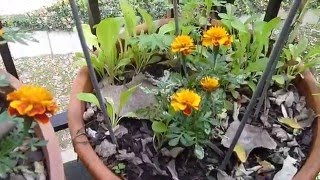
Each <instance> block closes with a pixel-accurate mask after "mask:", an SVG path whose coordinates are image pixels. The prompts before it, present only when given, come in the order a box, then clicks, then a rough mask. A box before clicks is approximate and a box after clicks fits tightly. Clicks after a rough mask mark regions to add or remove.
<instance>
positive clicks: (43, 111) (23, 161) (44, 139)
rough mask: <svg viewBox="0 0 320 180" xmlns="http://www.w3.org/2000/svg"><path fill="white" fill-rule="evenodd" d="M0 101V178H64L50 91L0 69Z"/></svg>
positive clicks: (54, 108)
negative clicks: (50, 118) (51, 121)
mask: <svg viewBox="0 0 320 180" xmlns="http://www.w3.org/2000/svg"><path fill="white" fill-rule="evenodd" d="M0 99H1V103H0V178H1V179H2V178H4V179H64V177H65V176H64V170H63V164H62V159H61V154H60V148H59V144H58V141H57V139H56V136H55V133H54V131H53V127H52V126H51V123H50V122H49V116H50V115H52V114H53V113H54V112H55V111H56V109H57V106H56V104H55V102H54V101H53V97H52V95H51V94H50V92H49V91H47V90H46V89H44V88H43V87H39V86H34V85H23V84H22V83H21V82H20V81H19V80H17V79H16V78H15V77H13V76H12V75H10V74H9V73H7V72H6V71H4V70H1V69H0ZM48 115H49V116H48Z"/></svg>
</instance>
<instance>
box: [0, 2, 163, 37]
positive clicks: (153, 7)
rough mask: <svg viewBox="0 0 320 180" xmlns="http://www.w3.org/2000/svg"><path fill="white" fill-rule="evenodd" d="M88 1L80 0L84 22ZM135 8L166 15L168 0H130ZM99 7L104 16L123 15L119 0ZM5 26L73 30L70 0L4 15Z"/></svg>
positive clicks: (80, 13) (160, 15)
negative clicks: (27, 11)
mask: <svg viewBox="0 0 320 180" xmlns="http://www.w3.org/2000/svg"><path fill="white" fill-rule="evenodd" d="M86 2H87V1H83V0H78V4H79V7H78V8H79V16H80V19H81V21H82V22H84V23H87V22H88V21H89V19H88V12H87V7H86ZM129 2H130V3H132V4H133V7H134V9H138V8H143V9H148V12H150V14H151V15H152V16H153V17H154V18H156V19H159V18H162V17H164V16H165V14H166V11H167V9H168V4H167V1H164V0H151V1H149V0H129ZM99 9H100V12H101V16H102V18H107V17H117V16H121V10H120V6H119V0H103V1H99ZM3 20H4V26H5V27H20V28H21V29H23V30H50V31H51V30H53V31H57V30H67V31H71V30H72V28H73V26H74V21H73V17H72V13H71V8H70V5H69V3H68V1H62V0H61V1H58V2H57V3H56V4H54V5H53V6H50V7H44V8H41V9H40V10H35V11H32V12H30V13H27V14H25V15H12V16H4V17H3Z"/></svg>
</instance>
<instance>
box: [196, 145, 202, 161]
mask: <svg viewBox="0 0 320 180" xmlns="http://www.w3.org/2000/svg"><path fill="white" fill-rule="evenodd" d="M194 154H195V155H196V157H197V158H198V159H203V158H204V149H203V147H202V146H200V145H198V144H196V145H195V147H194Z"/></svg>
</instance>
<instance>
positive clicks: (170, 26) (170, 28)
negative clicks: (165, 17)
mask: <svg viewBox="0 0 320 180" xmlns="http://www.w3.org/2000/svg"><path fill="white" fill-rule="evenodd" d="M174 30H175V26H174V22H169V23H168V24H165V25H163V26H161V27H160V29H159V32H158V34H162V35H163V34H167V33H172V32H174Z"/></svg>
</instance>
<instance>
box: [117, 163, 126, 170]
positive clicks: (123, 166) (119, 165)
mask: <svg viewBox="0 0 320 180" xmlns="http://www.w3.org/2000/svg"><path fill="white" fill-rule="evenodd" d="M118 167H119V169H124V168H126V165H125V164H123V163H119V164H118Z"/></svg>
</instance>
